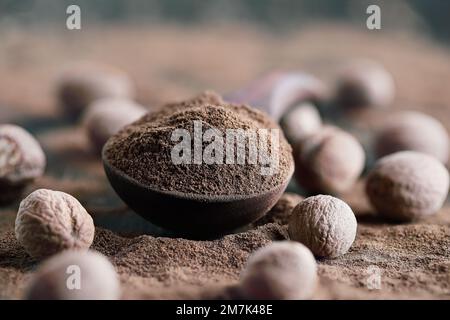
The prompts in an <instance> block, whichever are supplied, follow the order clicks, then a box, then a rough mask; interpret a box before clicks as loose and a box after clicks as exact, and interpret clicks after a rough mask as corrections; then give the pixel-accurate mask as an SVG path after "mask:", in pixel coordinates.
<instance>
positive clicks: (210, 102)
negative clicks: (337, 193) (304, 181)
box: [104, 92, 293, 195]
mask: <svg viewBox="0 0 450 320" xmlns="http://www.w3.org/2000/svg"><path fill="white" fill-rule="evenodd" d="M194 121H197V122H198V121H201V124H202V130H203V131H202V132H203V133H204V132H205V130H207V129H211V128H213V129H216V130H218V132H220V133H223V141H224V146H225V145H226V134H225V133H226V130H227V129H243V130H252V131H253V130H254V131H255V132H257V137H258V141H259V140H260V139H261V135H259V133H258V132H259V131H258V129H277V130H278V148H274V150H272V148H271V147H272V140H271V139H272V138H271V135H270V132H269V131H266V132H269V134H267V136H264V139H266V143H267V148H266V151H267V152H268V154H269V155H270V156H269V157H270V158H271V159H275V157H273V156H274V155H273V154H272V153H273V152H278V154H277V158H278V163H277V166H276V169H275V170H274V171H273V173H272V174H262V170H261V168H262V167H263V166H267V164H262V163H261V162H259V161H257V162H256V163H253V164H252V163H249V161H247V160H248V159H249V158H248V156H249V151H250V148H249V144H248V143H246V144H245V159H246V161H245V163H244V164H241V163H238V162H237V161H235V162H234V163H233V164H228V163H225V151H226V149H224V161H223V163H219V164H217V163H213V164H206V163H205V162H202V163H201V164H195V163H194V162H191V163H181V164H175V163H174V162H173V159H172V158H171V151H172V150H173V148H174V147H175V146H176V145H177V144H178V143H179V141H172V139H171V137H172V133H173V132H174V130H175V129H185V130H187V131H188V132H189V133H190V136H191V137H194ZM192 140H194V139H192ZM209 143H210V142H206V143H205V142H202V149H201V150H204V148H205V147H206V146H208V145H209ZM258 146H259V144H258ZM193 149H194V142H193V141H192V144H191V150H193ZM234 151H235V153H234V154H235V155H236V151H237V143H236V144H235V149H234ZM193 152H195V151H192V153H193ZM258 152H259V151H258ZM104 156H105V158H106V160H107V161H108V162H109V164H110V165H112V166H114V167H115V168H116V169H118V170H119V171H121V172H123V173H125V174H126V175H127V176H129V177H131V178H133V179H134V180H136V181H138V182H140V183H142V184H144V185H147V186H149V187H152V188H155V189H157V190H163V191H177V192H182V193H187V194H198V195H251V194H256V193H260V192H264V191H269V190H271V189H273V188H275V187H277V186H279V185H280V184H282V183H283V182H285V181H286V179H287V178H289V175H290V174H292V170H293V159H292V150H291V147H290V145H289V144H288V143H287V141H286V139H285V138H284V135H283V133H282V131H281V130H280V129H279V127H278V125H277V124H276V123H274V122H273V121H272V120H271V119H270V118H269V117H268V116H267V115H265V114H264V113H262V112H260V111H258V110H254V109H252V108H250V107H248V106H245V105H234V104H228V103H226V102H224V101H222V99H221V98H220V96H218V95H217V94H215V93H211V92H205V93H203V94H201V95H199V96H197V97H195V98H193V99H191V100H187V101H183V102H180V103H174V104H169V105H167V106H165V107H163V108H162V109H161V110H160V111H157V112H152V113H148V114H147V115H145V116H144V117H142V118H141V119H139V120H138V121H136V122H134V123H132V124H131V125H129V126H127V127H126V128H124V129H123V130H122V131H120V132H119V133H118V134H116V135H115V136H113V137H112V138H111V139H110V140H109V141H108V143H107V144H106V146H105V150H104ZM236 159H237V158H236ZM258 159H259V158H258Z"/></svg>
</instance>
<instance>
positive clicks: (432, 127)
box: [374, 111, 450, 164]
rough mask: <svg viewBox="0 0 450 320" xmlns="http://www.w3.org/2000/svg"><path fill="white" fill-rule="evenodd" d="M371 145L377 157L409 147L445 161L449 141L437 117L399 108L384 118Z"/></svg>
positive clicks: (446, 159) (449, 144) (447, 154)
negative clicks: (400, 110)
mask: <svg viewBox="0 0 450 320" xmlns="http://www.w3.org/2000/svg"><path fill="white" fill-rule="evenodd" d="M374 145H375V153H376V156H377V157H383V156H385V155H388V154H391V153H394V152H397V151H404V150H411V151H418V152H423V153H426V154H429V155H431V156H434V157H435V158H436V159H438V160H439V161H441V162H442V163H444V164H446V163H447V162H448V157H449V146H450V143H449V137H448V133H447V130H446V129H445V127H444V126H443V125H442V124H441V123H440V122H439V121H438V120H437V119H435V118H433V117H431V116H429V115H426V114H424V113H421V112H417V111H402V112H398V113H396V114H394V115H393V116H391V117H389V118H388V119H387V120H386V123H385V124H384V126H382V128H381V129H380V130H379V131H378V132H377V133H376V137H375V143H374Z"/></svg>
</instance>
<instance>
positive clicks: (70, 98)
mask: <svg viewBox="0 0 450 320" xmlns="http://www.w3.org/2000/svg"><path fill="white" fill-rule="evenodd" d="M57 93H58V97H59V100H60V105H61V107H62V108H63V111H64V113H65V114H66V115H68V116H70V117H78V116H79V115H80V114H81V113H82V112H83V110H84V109H85V108H87V107H88V105H89V104H90V103H91V102H93V101H95V100H97V99H101V98H107V97H110V98H132V97H133V96H134V87H133V84H132V81H131V80H130V78H129V77H128V76H127V75H126V74H125V73H124V72H122V71H121V70H119V69H116V68H114V67H111V66H108V65H103V64H95V63H88V62H85V63H78V64H75V65H72V66H70V67H68V68H67V69H66V70H64V71H63V72H62V75H61V76H60V78H59V80H58V83H57Z"/></svg>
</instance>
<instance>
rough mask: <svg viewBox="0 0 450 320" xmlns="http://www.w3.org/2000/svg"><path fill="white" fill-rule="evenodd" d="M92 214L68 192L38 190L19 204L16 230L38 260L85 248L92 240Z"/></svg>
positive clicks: (22, 243)
mask: <svg viewBox="0 0 450 320" xmlns="http://www.w3.org/2000/svg"><path fill="white" fill-rule="evenodd" d="M94 232H95V227H94V223H93V220H92V218H91V216H90V215H89V214H88V213H87V211H86V210H85V209H84V208H83V206H82V205H81V204H80V203H79V202H78V200H77V199H75V198H74V197H72V196H71V195H69V194H67V193H64V192H60V191H53V190H47V189H39V190H36V191H34V192H33V193H31V194H30V195H29V196H28V197H26V198H25V199H24V200H22V202H21V203H20V206H19V211H18V213H17V217H16V225H15V233H16V238H17V240H18V241H19V243H20V244H21V245H22V246H23V247H24V248H25V250H26V251H27V252H28V254H30V255H31V256H32V257H34V258H37V259H41V258H45V257H48V256H50V255H53V254H55V253H57V252H60V251H63V250H67V249H75V250H87V249H88V248H89V247H90V246H91V244H92V241H93V240H94Z"/></svg>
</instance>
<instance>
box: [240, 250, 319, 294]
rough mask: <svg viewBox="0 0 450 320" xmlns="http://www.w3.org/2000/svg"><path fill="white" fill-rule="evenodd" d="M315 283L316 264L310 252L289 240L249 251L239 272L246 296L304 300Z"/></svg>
mask: <svg viewBox="0 0 450 320" xmlns="http://www.w3.org/2000/svg"><path fill="white" fill-rule="evenodd" d="M316 283H317V264H316V260H315V259H314V256H313V255H312V253H311V251H309V249H308V248H306V247H305V246H304V245H302V244H300V243H295V242H292V241H281V242H274V243H272V244H270V245H268V246H266V247H264V248H261V249H259V250H258V251H256V252H255V253H254V254H252V255H251V256H250V258H249V260H248V262H247V266H246V268H245V269H244V271H243V273H242V275H241V281H240V286H239V287H240V290H241V291H242V295H243V297H244V298H246V299H258V300H271V299H276V300H297V299H308V298H311V296H312V295H313V293H314V289H315V287H316Z"/></svg>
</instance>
